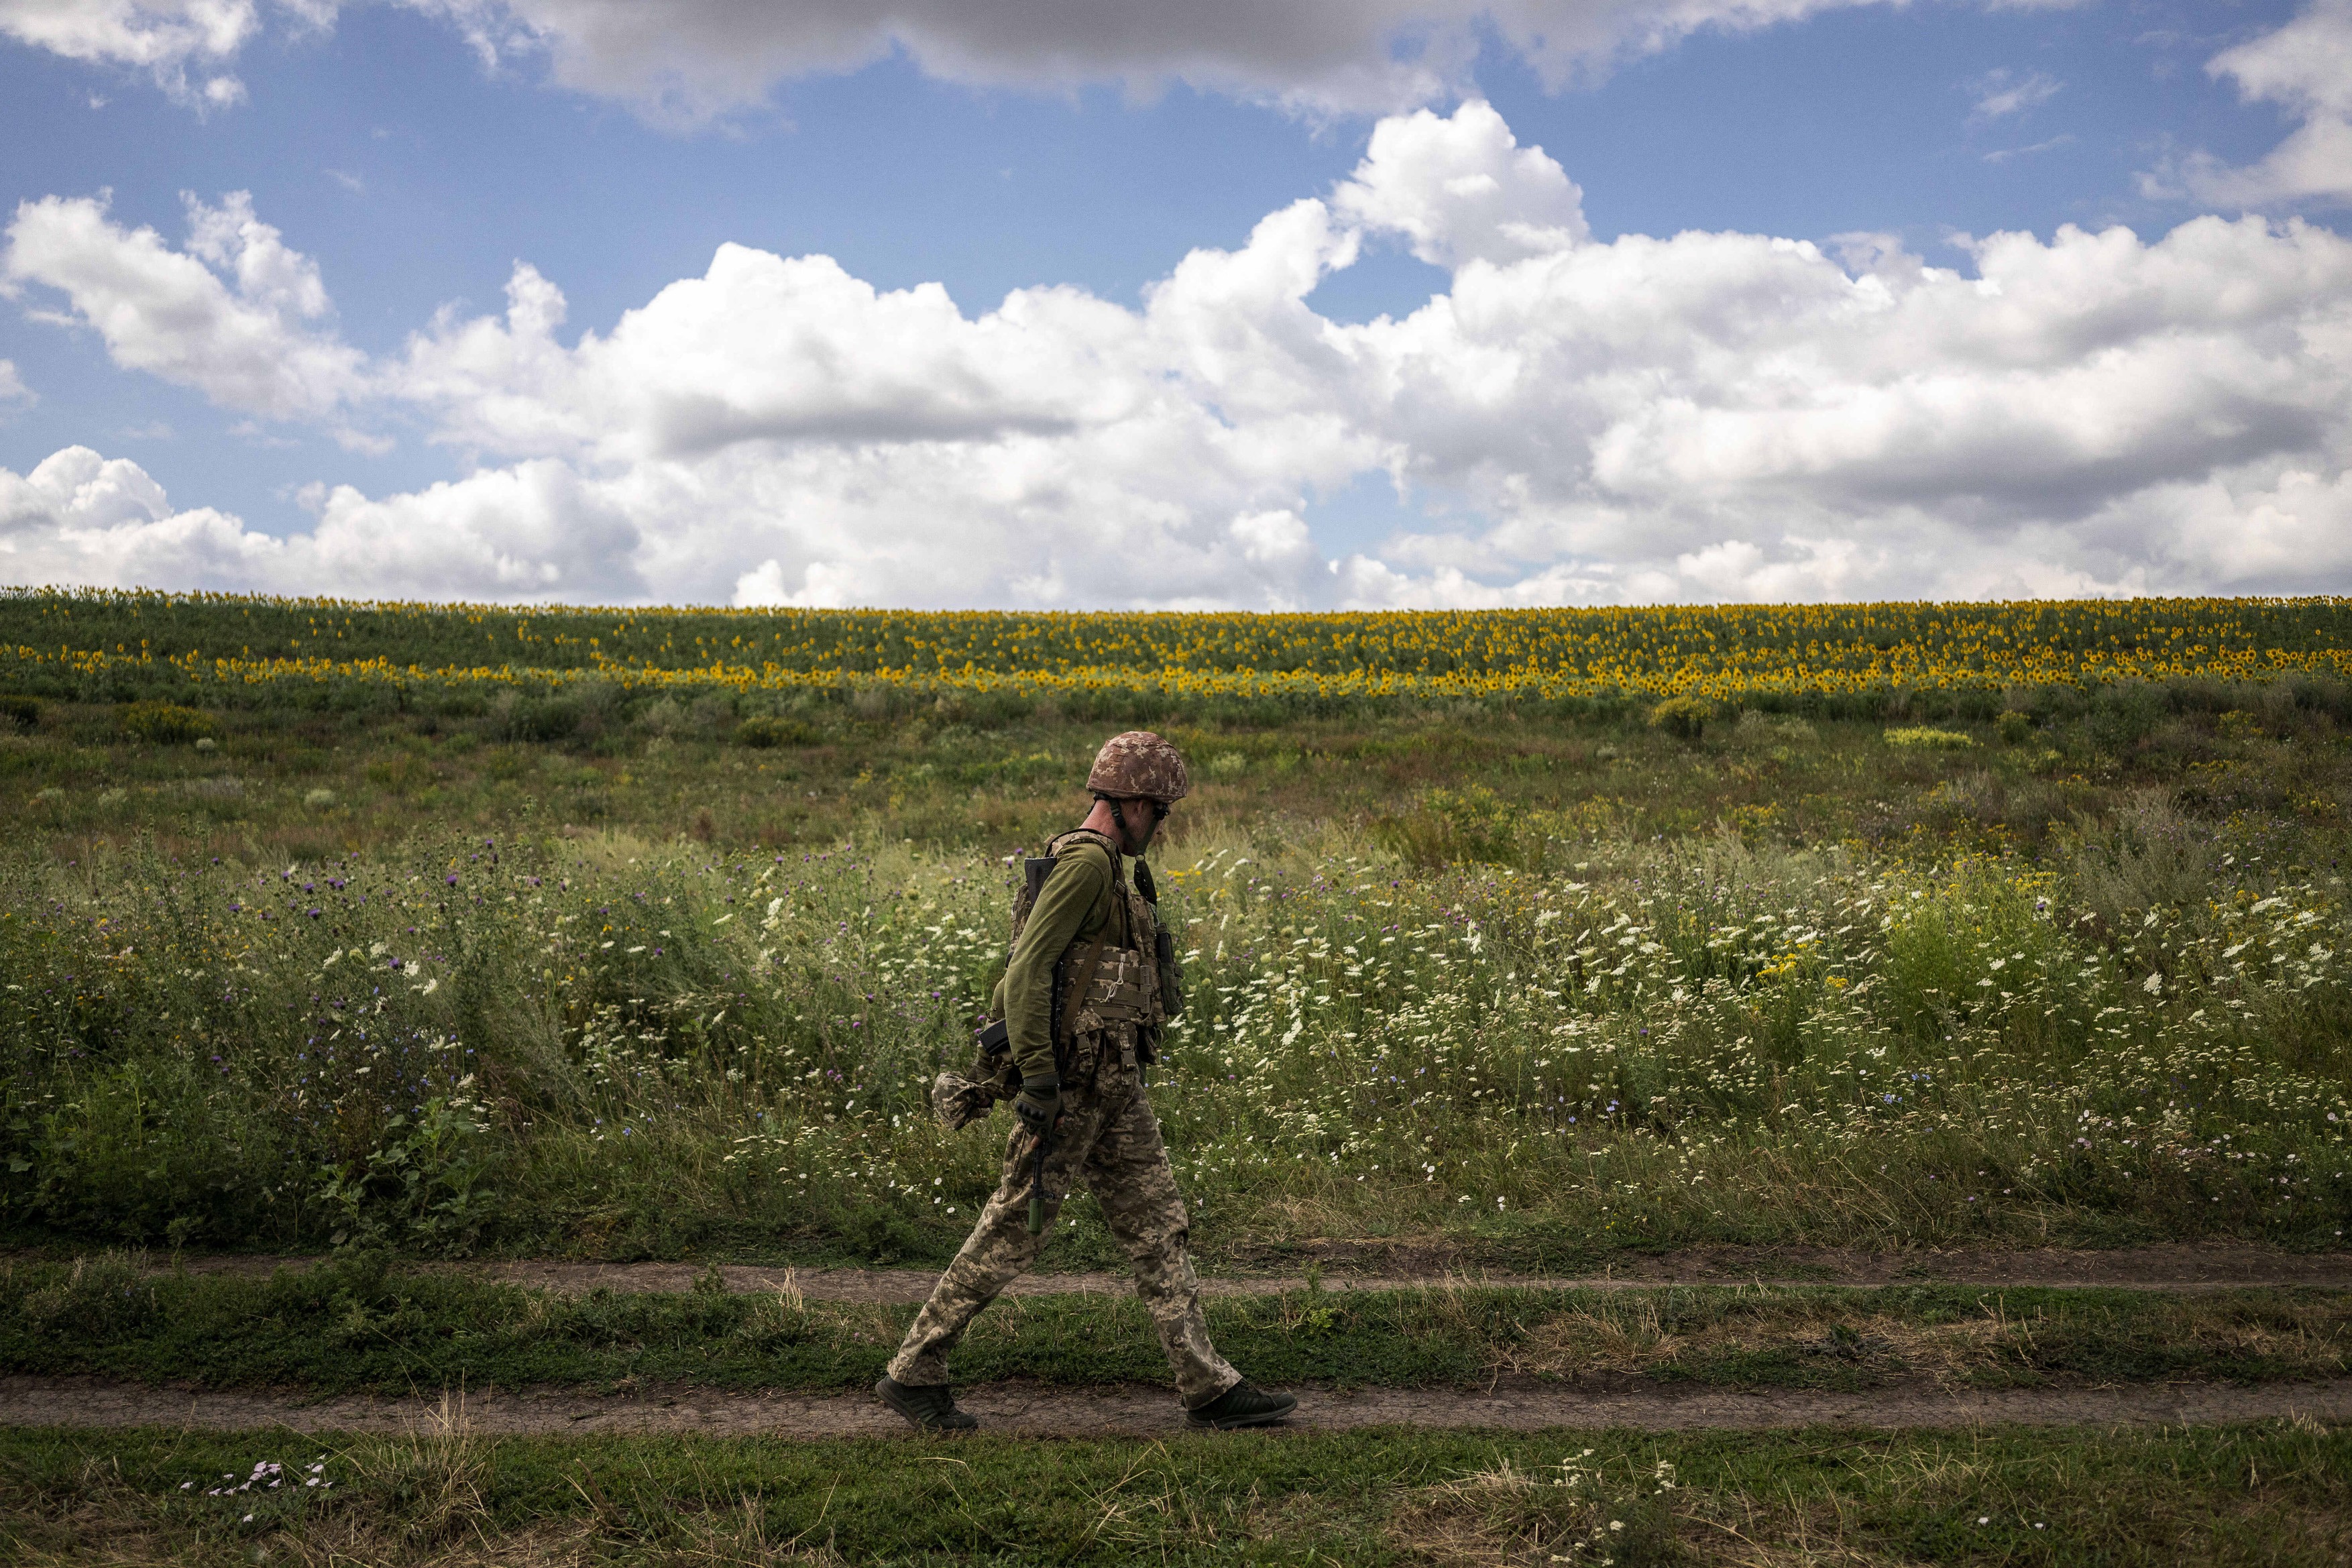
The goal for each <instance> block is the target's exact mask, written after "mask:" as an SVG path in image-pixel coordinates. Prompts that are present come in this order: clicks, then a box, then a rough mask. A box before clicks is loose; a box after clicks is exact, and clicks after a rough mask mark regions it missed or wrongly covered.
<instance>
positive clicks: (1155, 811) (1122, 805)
mask: <svg viewBox="0 0 2352 1568" xmlns="http://www.w3.org/2000/svg"><path fill="white" fill-rule="evenodd" d="M1118 825H1119V826H1120V827H1121V828H1122V829H1124V830H1125V832H1126V836H1127V842H1128V846H1129V850H1128V852H1129V854H1132V855H1140V854H1142V853H1143V852H1144V851H1145V850H1146V849H1149V848H1150V847H1151V840H1152V837H1153V836H1154V835H1156V834H1157V833H1158V832H1159V831H1160V808H1159V806H1158V805H1155V804H1154V803H1153V802H1151V801H1148V800H1123V801H1120V802H1119V803H1118Z"/></svg>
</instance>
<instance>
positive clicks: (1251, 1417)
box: [1184, 1383, 1298, 1432]
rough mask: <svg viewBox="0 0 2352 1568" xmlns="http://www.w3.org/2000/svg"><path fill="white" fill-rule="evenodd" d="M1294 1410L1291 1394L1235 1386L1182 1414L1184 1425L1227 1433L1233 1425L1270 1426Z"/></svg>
mask: <svg viewBox="0 0 2352 1568" xmlns="http://www.w3.org/2000/svg"><path fill="white" fill-rule="evenodd" d="M1297 1408H1298V1396H1297V1394H1276V1393H1274V1392H1272V1391H1270V1390H1267V1389H1264V1388H1254V1387H1252V1386H1251V1385H1250V1384H1246V1383H1237V1384H1234V1385H1233V1386H1232V1387H1231V1388H1228V1389H1227V1390H1225V1391H1224V1392H1223V1394H1219V1395H1217V1396H1216V1397H1215V1398H1214V1399H1212V1400H1211V1401H1209V1403H1207V1404H1206V1405H1202V1406H1201V1407H1200V1408H1199V1409H1198V1410H1187V1411H1186V1412H1185V1413H1184V1425H1185V1426H1213V1427H1215V1428H1216V1429H1217V1430H1218V1431H1220V1432H1230V1431H1232V1430H1233V1429H1234V1427H1236V1426H1273V1425H1274V1424H1275V1423H1276V1422H1277V1421H1279V1420H1281V1419H1282V1418H1283V1417H1284V1416H1286V1415H1289V1414H1290V1413H1291V1412H1292V1411H1294V1410H1296V1409H1297Z"/></svg>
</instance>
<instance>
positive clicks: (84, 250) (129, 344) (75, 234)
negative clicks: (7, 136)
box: [0, 191, 364, 420]
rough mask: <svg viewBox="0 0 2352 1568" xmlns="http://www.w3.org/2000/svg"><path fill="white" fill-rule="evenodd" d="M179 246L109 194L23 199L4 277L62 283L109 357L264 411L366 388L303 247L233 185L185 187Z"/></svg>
mask: <svg viewBox="0 0 2352 1568" xmlns="http://www.w3.org/2000/svg"><path fill="white" fill-rule="evenodd" d="M186 202H187V211H188V241H187V245H186V247H185V248H184V249H181V250H173V248H172V247H170V246H169V245H167V244H165V243H164V240H163V237H162V236H161V235H159V234H157V233H156V232H155V231H154V230H153V229H152V228H144V227H142V228H138V229H125V228H123V227H122V226H120V225H118V224H116V223H115V222H113V220H112V219H110V217H109V216H107V201H106V199H105V198H104V197H102V196H100V197H88V196H47V197H43V198H42V199H40V200H38V201H26V202H22V203H19V204H18V205H17V207H16V216H15V217H14V219H13V220H12V221H11V222H10V223H9V225H8V229H7V248H6V251H5V254H0V276H5V278H6V279H8V281H9V282H10V283H11V284H12V285H22V284H25V283H37V284H42V285H45V286H47V288H50V289H56V290H57V291H58V292H59V293H61V294H63V295H64V296H65V297H66V299H67V300H68V302H69V303H70V305H71V307H72V313H73V319H74V320H76V321H79V322H81V323H83V324H85V325H87V326H89V328H91V329H92V330H94V331H97V333H98V334H99V336H100V338H101V339H103V340H104V342H105V343H106V349H107V353H109V354H110V355H111V356H112V357H113V359H114V361H115V363H118V364H121V365H123V366H125V367H127V368H129V369H131V370H141V371H145V372H147V373H149V374H152V375H156V376H159V377H161V378H162V379H163V380H165V381H168V382H172V383H173V384H176V385H181V386H189V387H194V388H195V389H196V390H197V391H199V392H202V393H203V394H205V396H207V397H209V398H211V399H212V400H213V401H214V402H215V403H217V404H219V405H222V406H223V407H225V408H235V409H239V410H242V411H244V412H247V413H250V414H257V415H261V416H265V417H268V418H272V419H312V420H326V419H330V418H332V417H333V416H335V415H336V413H337V411H338V410H339V409H340V408H341V405H343V404H344V403H345V402H346V401H347V400H349V399H350V398H352V397H353V396H355V395H358V394H359V393H360V392H361V391H362V365H363V363H364V356H362V354H361V353H359V351H357V350H356V349H353V348H352V347H350V346H349V345H347V344H345V343H343V342H341V341H340V340H339V339H338V338H337V337H336V336H335V334H334V331H333V330H332V322H331V316H332V311H333V307H332V304H331V301H330V300H329V299H328V297H327V290H326V288H325V286H324V284H322V283H321V282H320V278H319V269H318V267H317V266H316V264H314V263H313V262H312V261H311V260H310V258H308V257H306V256H302V255H300V254H299V253H298V252H296V251H293V250H291V249H289V248H288V247H287V245H286V243H285V240H284V237H282V236H281V235H280V234H279V233H278V230H277V229H275V228H273V227H271V226H269V225H268V224H266V223H263V222H261V221H260V220H259V219H258V218H257V217H256V216H254V212H253V201H252V198H251V197H249V196H247V195H246V194H245V193H244V192H242V191H239V192H236V193H234V194H232V195H229V196H228V197H227V198H226V199H225V200H224V201H223V202H222V203H221V205H219V206H216V207H212V206H206V205H205V204H204V203H202V202H200V201H198V200H196V199H195V198H194V197H193V196H190V197H188V198H186Z"/></svg>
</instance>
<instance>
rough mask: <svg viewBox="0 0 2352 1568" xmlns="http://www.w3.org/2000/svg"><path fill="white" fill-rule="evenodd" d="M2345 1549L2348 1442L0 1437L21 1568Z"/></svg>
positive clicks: (2219, 1558)
mask: <svg viewBox="0 0 2352 1568" xmlns="http://www.w3.org/2000/svg"><path fill="white" fill-rule="evenodd" d="M265 1460H275V1461H278V1462H279V1463H281V1464H282V1465H284V1466H285V1468H286V1472H287V1473H288V1474H289V1475H293V1476H298V1477H299V1476H303V1475H307V1474H310V1473H312V1472H310V1469H309V1467H310V1466H311V1465H313V1464H316V1465H319V1466H320V1470H319V1471H317V1472H316V1473H317V1474H319V1475H320V1476H321V1477H323V1478H326V1479H332V1480H333V1481H334V1483H335V1484H334V1486H333V1487H332V1489H316V1488H313V1489H301V1488H295V1489H292V1490H290V1491H289V1490H288V1489H284V1488H281V1489H279V1490H278V1492H277V1493H275V1494H273V1493H271V1492H270V1491H269V1490H268V1488H267V1486H266V1484H265V1485H264V1487H263V1488H262V1489H259V1490H258V1491H256V1492H239V1493H236V1494H235V1495H233V1496H230V1497H226V1498H224V1497H208V1496H206V1495H205V1491H206V1490H207V1489H211V1488H217V1487H219V1486H221V1485H222V1484H223V1477H224V1474H225V1473H226V1475H227V1476H229V1477H231V1478H233V1479H231V1480H230V1481H229V1483H228V1484H231V1485H235V1484H237V1483H239V1482H241V1481H243V1480H244V1479H246V1478H247V1477H248V1476H249V1475H250V1474H251V1473H252V1471H253V1468H254V1467H255V1465H256V1464H257V1462H260V1461H265ZM184 1483H193V1484H191V1485H188V1486H186V1487H185V1489H184ZM247 1515H251V1516H252V1517H251V1520H250V1521H249V1522H248V1521H247ZM1612 1524H1613V1526H1614V1528H1612ZM2347 1550H2352V1434H2347V1433H2343V1432H2329V1431H2326V1430H2323V1429H2320V1428H2318V1427H2315V1426H2310V1425H2308V1424H2305V1425H2301V1426H2294V1425H2285V1424H2276V1425H2265V1426H2259V1427H2242V1428H2221V1429H2205V1430H2200V1431H2190V1432H2127V1431H2126V1432H2095V1431H2063V1430H2062V1431H2005V1430H1999V1429H1995V1430H1989V1431H1982V1432H1970V1433H1962V1434H1912V1433H1902V1434H1893V1435H1882V1434H1856V1433H1852V1432H1842V1431H1835V1430H1807V1431H1797V1432H1767V1433H1713V1434H1696V1435H1687V1436H1642V1435H1638V1434H1628V1433H1622V1432H1612V1433H1574V1432H1565V1433H1549V1434H1541V1435H1536V1436H1496V1435H1488V1434H1480V1433H1475V1432H1445V1433H1399V1432H1367V1433H1351V1434H1346V1435H1336V1436H1321V1435H1314V1436H1310V1435H1304V1434H1302V1435H1293V1436H1278V1435H1267V1434H1250V1435H1234V1436H1187V1437H1184V1438H1181V1439H1179V1440H1176V1441H1172V1442H1168V1443H1139V1442H1109V1441H1093V1442H1054V1443H1039V1442H1024V1441H1008V1440H1002V1439H993V1438H988V1437H984V1436H982V1437H975V1438H971V1439H966V1440H963V1441H959V1442H953V1443H947V1444H940V1443H926V1442H920V1441H915V1440H880V1441H860V1442H839V1443H825V1444H803V1443H794V1442H791V1441H772V1440H759V1439H709V1438H694V1437H679V1438H626V1439H622V1438H572V1439H562V1438H499V1439H489V1438H478V1437H469V1436H465V1435H464V1434H462V1433H457V1434H446V1433H445V1434H426V1435H423V1436H416V1437H411V1438H389V1437H359V1438H338V1437H318V1438H293V1437H289V1436H285V1435H282V1434H280V1435H263V1434H238V1435H232V1436H215V1435H211V1434H203V1433H162V1432H152V1431H141V1432H122V1433H98V1432H58V1431H11V1432H7V1433H5V1434H0V1555H5V1557H6V1558H7V1559H8V1560H9V1561H11V1562H14V1563H26V1564H44V1565H46V1564H52V1563H83V1562H91V1561H104V1562H108V1563H189V1564H212V1563H221V1564H227V1563H240V1564H243V1563H254V1562H261V1561H268V1562H293V1563H320V1564H324V1563H348V1562H367V1563H442V1562H476V1561H485V1560H493V1561H497V1562H500V1563H549V1564H556V1563H627V1564H638V1563H647V1564H650V1563H664V1564H670V1563H769V1562H776V1561H783V1560H796V1559H807V1560H810V1561H814V1562H817V1563H1130V1562H1136V1561H1152V1562H1168V1563H1302V1564H1303V1563H1351V1564H1352V1563H1432V1562H1434V1563H1502V1562H1532V1563H1545V1562H1559V1561H1563V1560H1564V1561H1567V1562H1571V1563H1597V1562H1602V1561H1613V1562H1614V1563H1620V1564H1626V1565H1629V1568H1630V1565H1632V1564H1635V1563H1652V1564H1659V1563H1690V1564H1698V1563H1726V1564H1728V1563H1824V1562H1839V1563H1971V1564H1991V1563H2000V1564H2034V1565H2040V1564H2053V1565H2056V1564H2077V1563H2079V1564H2101V1565H2103V1568H2104V1565H2119V1564H2148V1565H2151V1568H2154V1565H2158V1564H2165V1565H2169V1564H2176V1563H2184V1562H2198V1563H2214V1564H2241V1563H2242V1564H2302V1563H2315V1564H2316V1563H2340V1562H2341V1561H2343V1558H2344V1555H2345V1553H2346V1552H2347Z"/></svg>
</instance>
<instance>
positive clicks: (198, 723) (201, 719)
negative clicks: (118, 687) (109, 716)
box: [116, 702, 219, 746]
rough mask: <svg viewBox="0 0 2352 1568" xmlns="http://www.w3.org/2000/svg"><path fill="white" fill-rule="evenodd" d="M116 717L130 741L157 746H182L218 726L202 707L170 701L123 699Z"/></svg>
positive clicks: (203, 737)
mask: <svg viewBox="0 0 2352 1568" xmlns="http://www.w3.org/2000/svg"><path fill="white" fill-rule="evenodd" d="M116 719H117V721H119V722H120V723H121V726H122V732H123V733H124V734H126V735H128V736H130V737H131V739H132V740H134V741H145V742H150V743H151V744H153V745H158V746H178V745H184V744H185V743H186V742H190V741H196V740H203V739H205V738H207V737H209V736H210V735H211V734H212V733H213V732H214V731H215V730H216V729H217V728H219V726H218V725H217V724H215V722H214V721H213V716H212V715H211V714H209V713H206V712H205V711H204V710H201V709H197V708H182V707H180V706H178V705H177V704H175V703H171V702H126V703H124V704H123V705H122V707H121V710H119V711H118V712H117V714H116Z"/></svg>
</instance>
